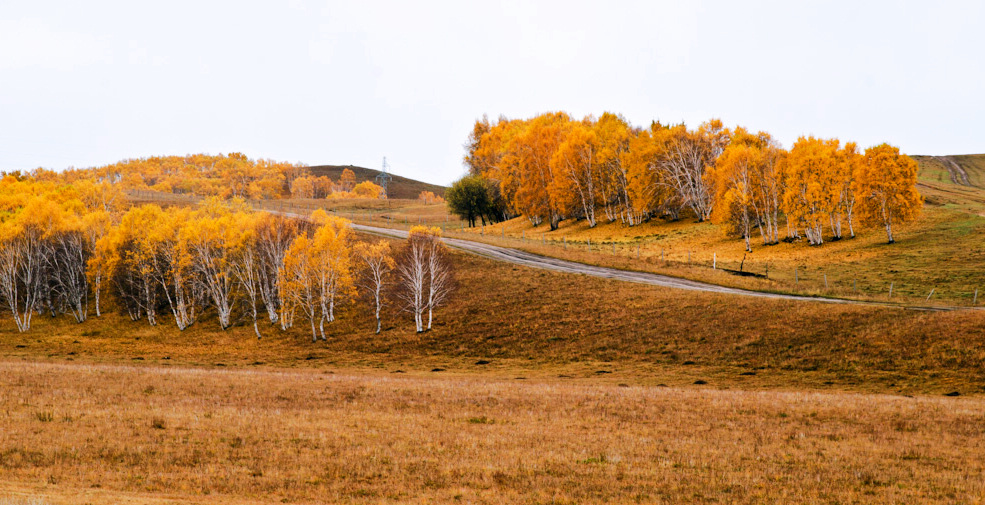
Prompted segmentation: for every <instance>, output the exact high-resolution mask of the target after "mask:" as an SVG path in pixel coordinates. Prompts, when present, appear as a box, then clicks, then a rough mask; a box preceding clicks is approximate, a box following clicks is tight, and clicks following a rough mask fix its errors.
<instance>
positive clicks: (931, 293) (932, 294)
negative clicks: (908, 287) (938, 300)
mask: <svg viewBox="0 0 985 505" xmlns="http://www.w3.org/2000/svg"><path fill="white" fill-rule="evenodd" d="M935 289H937V288H931V289H930V294H929V295H927V300H925V301H928V302H929V301H930V297H931V296H934V290H935Z"/></svg>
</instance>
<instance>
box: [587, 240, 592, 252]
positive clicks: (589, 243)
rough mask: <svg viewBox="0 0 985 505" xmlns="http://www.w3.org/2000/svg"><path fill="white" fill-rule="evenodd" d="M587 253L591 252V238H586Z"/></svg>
mask: <svg viewBox="0 0 985 505" xmlns="http://www.w3.org/2000/svg"><path fill="white" fill-rule="evenodd" d="M588 252H592V239H591V237H589V238H588Z"/></svg>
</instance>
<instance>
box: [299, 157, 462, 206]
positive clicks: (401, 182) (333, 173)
mask: <svg viewBox="0 0 985 505" xmlns="http://www.w3.org/2000/svg"><path fill="white" fill-rule="evenodd" d="M347 168H348V169H350V170H352V172H353V173H355V174H356V182H363V181H373V182H376V181H375V179H376V176H377V175H379V174H380V171H379V170H373V169H372V168H364V167H357V166H353V165H317V166H313V167H309V169H310V170H311V173H312V175H316V176H319V177H320V176H323V175H326V176H328V177H331V178H332V179H336V180H337V179H338V178H339V177H340V176H341V175H342V171H343V170H345V169H347ZM391 175H392V176H393V180H391V181H390V188H389V193H390V195H389V196H390V198H410V199H414V198H417V195H419V194H421V191H431V192H432V193H434V194H436V195H438V196H444V194H445V189H446V188H445V187H444V186H439V185H437V184H429V183H426V182H421V181H416V180H414V179H408V178H406V177H401V176H399V175H393V174H391Z"/></svg>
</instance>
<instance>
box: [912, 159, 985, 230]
mask: <svg viewBox="0 0 985 505" xmlns="http://www.w3.org/2000/svg"><path fill="white" fill-rule="evenodd" d="M912 158H913V159H915V160H917V163H918V164H919V165H920V172H919V182H918V184H917V187H918V189H919V190H920V194H922V195H923V196H924V198H925V199H926V201H927V204H928V205H937V206H942V207H948V208H951V209H953V210H958V211H962V212H967V213H969V214H975V215H979V216H985V154H965V155H956V156H920V155H916V156H912Z"/></svg>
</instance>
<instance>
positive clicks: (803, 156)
mask: <svg viewBox="0 0 985 505" xmlns="http://www.w3.org/2000/svg"><path fill="white" fill-rule="evenodd" d="M838 147H839V141H838V140H837V139H831V140H824V139H818V138H814V137H800V138H799V139H797V142H795V143H794V145H793V147H792V148H791V149H790V154H789V155H788V156H787V159H786V161H785V163H784V178H785V181H786V189H785V191H784V195H783V206H784V210H785V212H786V213H787V215H788V216H790V217H791V218H792V219H794V220H795V221H796V222H798V223H799V224H800V225H802V226H803V227H804V232H805V234H806V235H807V240H808V242H809V243H810V244H811V245H820V244H822V243H824V237H823V236H822V234H823V231H824V221H825V220H829V216H830V214H831V213H832V212H834V211H835V208H836V207H837V205H838V203H839V201H840V187H841V186H840V184H839V168H838V164H839V159H838Z"/></svg>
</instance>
